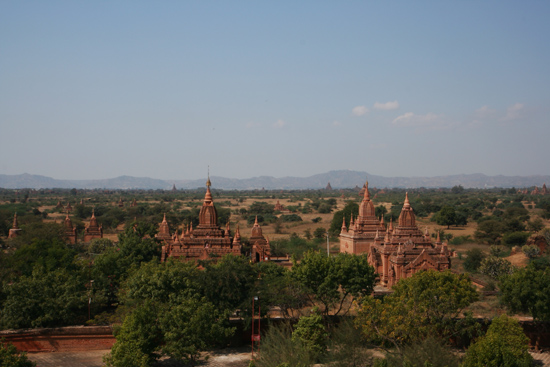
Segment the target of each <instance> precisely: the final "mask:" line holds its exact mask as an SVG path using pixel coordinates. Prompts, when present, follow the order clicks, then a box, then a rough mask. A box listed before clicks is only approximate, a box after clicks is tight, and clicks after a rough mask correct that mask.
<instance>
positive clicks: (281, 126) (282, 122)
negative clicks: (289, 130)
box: [273, 119, 286, 129]
mask: <svg viewBox="0 0 550 367" xmlns="http://www.w3.org/2000/svg"><path fill="white" fill-rule="evenodd" d="M284 126H286V122H284V121H283V120H280V119H279V120H277V122H276V123H274V124H273V127H275V128H277V129H281V128H283V127H284Z"/></svg>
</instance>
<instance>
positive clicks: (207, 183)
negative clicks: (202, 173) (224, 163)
mask: <svg viewBox="0 0 550 367" xmlns="http://www.w3.org/2000/svg"><path fill="white" fill-rule="evenodd" d="M210 186H212V183H211V182H210V166H208V179H207V180H206V187H208V188H209V187H210Z"/></svg>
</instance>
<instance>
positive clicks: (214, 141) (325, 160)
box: [0, 1, 550, 180]
mask: <svg viewBox="0 0 550 367" xmlns="http://www.w3.org/2000/svg"><path fill="white" fill-rule="evenodd" d="M549 15H550V3H549V2H528V3H522V2H509V1H485V2H460V3H459V2H451V3H439V2H428V1H418V2H405V1H395V2H391V3H370V2H357V1H347V2H322V1H321V2H314V1H302V2H298V3H296V2H290V1H281V2H274V3H256V2H244V1H234V2H221V1H207V2H176V1H163V2H148V1H131V2H130V1H117V2H67V1H49V2H41V1H25V2H15V1H13V2H2V3H0V49H2V54H1V55H0V126H1V127H2V137H3V140H2V144H0V154H1V155H2V157H3V158H4V159H2V161H1V162H0V173H3V174H9V175H14V174H21V173H24V172H27V173H29V174H37V175H43V176H48V177H53V178H56V179H67V180H85V179H102V178H112V177H118V176H122V175H128V176H134V177H151V178H157V179H164V180H168V179H174V180H175V179H200V178H202V177H206V174H207V167H208V166H210V174H211V175H213V176H221V177H228V178H240V179H242V178H250V177H256V176H273V177H285V176H294V177H307V176H311V175H315V174H319V173H323V172H328V171H331V170H341V169H349V170H354V171H366V172H369V173H370V174H374V175H379V176H385V177H430V176H445V175H456V174H473V173H483V174H485V175H491V176H494V175H506V176H516V175H518V176H529V175H549V174H550V165H549V164H548V156H549V155H548V148H547V145H548V137H549V136H550V123H549V122H550V121H549V119H548V116H549V113H550V73H549V72H548V65H550V44H549V43H548V42H547V39H546V38H547V35H548V34H550V23H549V22H548V21H547V19H548V16H549Z"/></svg>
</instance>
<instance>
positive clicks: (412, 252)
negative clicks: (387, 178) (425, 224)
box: [340, 182, 451, 287]
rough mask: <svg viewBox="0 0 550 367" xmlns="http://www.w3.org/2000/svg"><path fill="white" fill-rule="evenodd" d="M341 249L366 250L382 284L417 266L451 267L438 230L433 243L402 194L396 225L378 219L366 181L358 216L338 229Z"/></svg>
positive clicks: (350, 250)
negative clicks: (422, 229) (421, 229)
mask: <svg viewBox="0 0 550 367" xmlns="http://www.w3.org/2000/svg"><path fill="white" fill-rule="evenodd" d="M340 252H346V253H352V254H364V253H366V254H368V259H369V263H370V264H371V265H372V266H373V267H374V269H375V270H376V272H377V273H378V274H379V276H380V283H381V284H382V285H385V286H388V287H391V286H393V285H394V284H395V283H397V281H398V280H399V279H404V278H409V277H411V276H412V275H413V274H414V273H416V272H418V271H420V270H428V269H434V270H438V271H443V270H446V269H449V268H450V267H451V256H450V255H451V254H450V252H449V250H448V248H447V244H446V243H442V242H441V240H440V238H439V234H438V237H437V240H436V242H435V243H432V241H431V239H430V235H429V233H428V231H427V230H426V232H425V233H422V231H420V230H419V229H418V226H417V225H416V217H415V214H414V211H413V208H412V207H411V204H410V202H409V197H408V195H407V194H405V203H404V204H403V208H402V209H401V214H400V215H399V220H398V223H397V226H396V227H395V228H394V226H393V222H390V224H389V226H387V227H386V225H385V224H384V221H383V218H381V219H377V218H376V216H375V214H374V204H373V203H372V201H371V200H370V194H369V188H368V182H367V183H366V184H365V190H364V196H363V200H362V201H361V204H360V206H359V215H358V216H357V218H355V219H354V218H353V217H352V218H351V221H350V225H349V229H348V228H347V227H346V224H345V222H344V223H343V224H342V230H341V232H340Z"/></svg>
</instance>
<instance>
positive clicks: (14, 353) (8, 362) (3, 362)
mask: <svg viewBox="0 0 550 367" xmlns="http://www.w3.org/2000/svg"><path fill="white" fill-rule="evenodd" d="M34 366H36V363H34V362H33V361H30V360H29V359H28V358H27V353H25V352H19V351H18V350H17V348H15V347H14V346H13V344H11V343H5V342H4V340H0V367H34Z"/></svg>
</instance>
